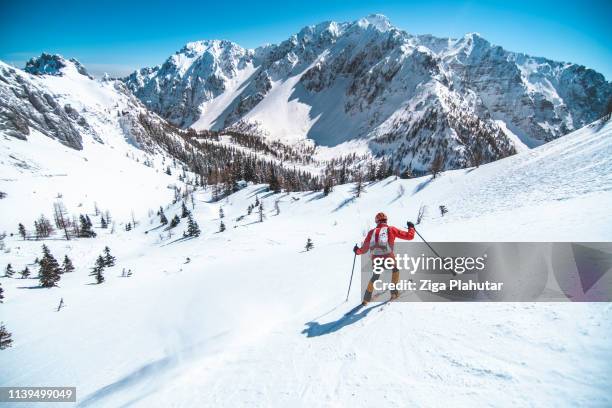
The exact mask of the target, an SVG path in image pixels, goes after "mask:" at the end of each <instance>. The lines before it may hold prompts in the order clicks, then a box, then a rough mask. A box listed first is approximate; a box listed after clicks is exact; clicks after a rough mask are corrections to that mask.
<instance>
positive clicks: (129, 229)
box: [125, 222, 132, 231]
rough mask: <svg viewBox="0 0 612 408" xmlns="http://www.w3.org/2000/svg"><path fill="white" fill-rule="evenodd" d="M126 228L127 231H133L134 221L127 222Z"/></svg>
mask: <svg viewBox="0 0 612 408" xmlns="http://www.w3.org/2000/svg"><path fill="white" fill-rule="evenodd" d="M125 230H126V231H131V230H132V223H131V222H128V223H127V224H125Z"/></svg>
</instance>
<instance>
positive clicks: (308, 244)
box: [304, 238, 314, 252]
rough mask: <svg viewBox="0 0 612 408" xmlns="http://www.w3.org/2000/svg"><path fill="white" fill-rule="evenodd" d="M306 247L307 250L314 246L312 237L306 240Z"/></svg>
mask: <svg viewBox="0 0 612 408" xmlns="http://www.w3.org/2000/svg"><path fill="white" fill-rule="evenodd" d="M304 248H305V249H306V252H308V251H310V250H311V249H313V248H314V243H313V242H312V239H310V238H308V239H307V240H306V246H305V247H304Z"/></svg>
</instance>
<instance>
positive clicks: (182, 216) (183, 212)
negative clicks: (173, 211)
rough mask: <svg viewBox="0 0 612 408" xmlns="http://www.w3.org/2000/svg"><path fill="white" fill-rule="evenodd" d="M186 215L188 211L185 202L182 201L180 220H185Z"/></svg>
mask: <svg viewBox="0 0 612 408" xmlns="http://www.w3.org/2000/svg"><path fill="white" fill-rule="evenodd" d="M188 215H189V210H188V209H187V206H186V205H185V201H183V203H182V204H181V218H187V216H188Z"/></svg>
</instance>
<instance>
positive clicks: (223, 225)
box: [219, 221, 225, 232]
mask: <svg viewBox="0 0 612 408" xmlns="http://www.w3.org/2000/svg"><path fill="white" fill-rule="evenodd" d="M223 231H225V224H224V223H223V221H221V224H219V232H223Z"/></svg>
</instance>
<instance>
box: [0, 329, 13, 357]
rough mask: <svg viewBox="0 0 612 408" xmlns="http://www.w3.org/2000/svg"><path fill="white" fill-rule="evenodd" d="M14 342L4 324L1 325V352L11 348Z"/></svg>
mask: <svg viewBox="0 0 612 408" xmlns="http://www.w3.org/2000/svg"><path fill="white" fill-rule="evenodd" d="M12 344H13V340H12V339H11V333H9V332H8V330H6V327H5V326H4V322H2V323H0V350H4V349H6V348H9V347H11V345H12Z"/></svg>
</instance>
